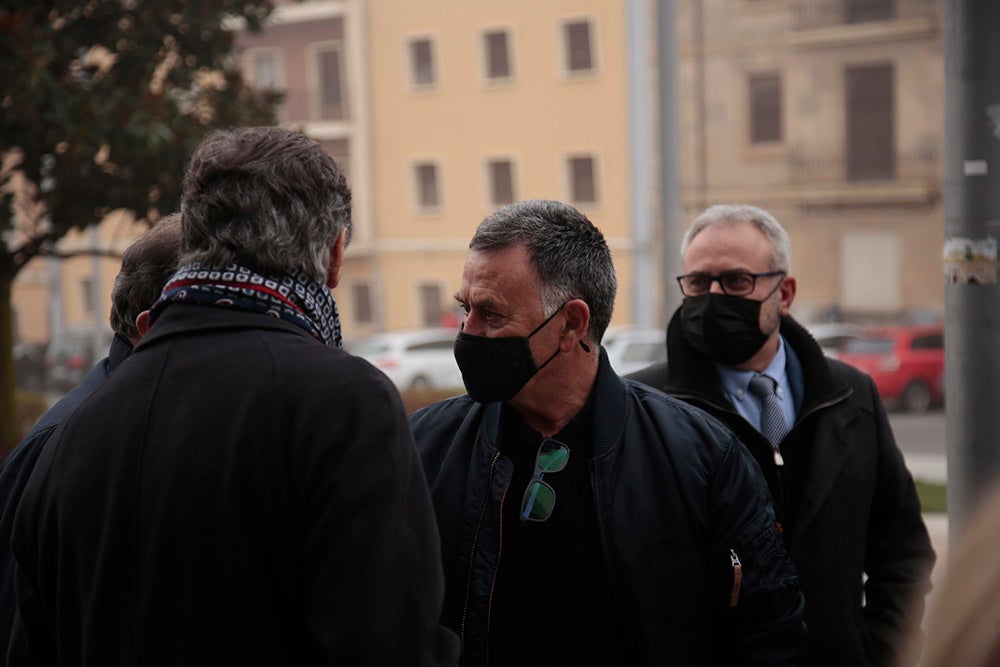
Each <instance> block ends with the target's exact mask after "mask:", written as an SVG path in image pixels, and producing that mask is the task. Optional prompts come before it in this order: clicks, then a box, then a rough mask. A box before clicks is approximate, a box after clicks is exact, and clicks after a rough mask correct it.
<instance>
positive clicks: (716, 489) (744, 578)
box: [709, 435, 806, 665]
mask: <svg viewBox="0 0 1000 667" xmlns="http://www.w3.org/2000/svg"><path fill="white" fill-rule="evenodd" d="M729 437H730V441H729V443H728V444H727V446H726V448H725V455H724V457H723V459H722V462H721V465H720V466H719V469H718V471H717V473H716V475H715V476H714V479H713V480H712V485H711V490H710V499H709V500H710V504H711V512H712V519H713V524H714V527H715V528H714V531H713V532H714V535H713V554H716V556H714V558H716V559H717V564H716V566H715V567H713V570H712V571H713V572H717V573H718V574H717V575H716V579H715V585H714V586H713V595H715V596H716V600H717V601H716V604H715V609H716V613H717V616H718V617H719V622H718V627H720V628H722V631H721V632H720V634H719V637H720V639H721V640H722V650H721V658H722V663H723V664H729V665H795V664H798V663H799V657H800V654H801V652H802V650H803V647H804V643H805V637H806V628H805V623H804V622H803V615H804V612H805V600H804V598H803V596H802V592H801V589H800V588H799V581H798V576H797V574H796V572H795V568H794V566H793V565H792V562H791V560H789V558H788V555H787V553H786V552H785V547H784V543H783V541H782V538H781V536H780V535H779V534H778V529H777V522H776V519H775V515H774V508H773V506H772V504H771V498H770V495H769V493H768V491H767V486H766V484H765V482H764V478H763V475H762V474H761V472H760V469H759V468H758V467H757V464H756V462H755V461H753V459H752V458H751V456H750V455H749V453H747V451H746V449H745V448H744V447H743V445H742V444H741V443H740V442H739V440H737V439H736V436H734V435H730V436H729Z"/></svg>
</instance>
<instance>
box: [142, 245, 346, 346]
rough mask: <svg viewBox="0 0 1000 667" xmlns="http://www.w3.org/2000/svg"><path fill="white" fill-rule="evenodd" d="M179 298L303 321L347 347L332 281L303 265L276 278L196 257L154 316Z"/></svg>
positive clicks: (172, 281) (162, 297) (179, 274)
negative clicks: (329, 285) (203, 261)
mask: <svg viewBox="0 0 1000 667" xmlns="http://www.w3.org/2000/svg"><path fill="white" fill-rule="evenodd" d="M176 302H184V303H198V304H205V305H209V306H218V307H222V308H234V309H236V310H244V311H249V312H252V313H263V314H265V315H270V316H271V317H277V318H279V319H282V320H285V321H287V322H291V323H292V324H295V325H298V326H300V327H302V328H303V329H305V330H306V331H308V332H309V333H311V334H312V335H313V336H315V337H316V338H317V339H319V340H320V341H321V342H322V343H324V344H326V345H332V346H335V347H341V337H340V314H339V313H338V312H337V302H336V301H334V299H333V295H332V294H330V290H329V289H327V287H326V285H324V284H323V283H320V282H317V281H316V280H313V279H312V278H310V277H309V276H307V275H305V274H304V273H302V272H301V271H300V272H297V273H295V274H293V275H291V276H286V277H284V278H270V277H268V276H264V275H261V274H259V273H257V272H255V271H253V270H252V269H248V268H247V267H245V266H241V265H239V264H235V263H233V264H229V265H228V266H226V268H224V269H219V268H208V267H206V268H202V267H201V265H200V264H199V263H198V262H194V263H192V264H186V265H184V266H182V267H181V268H179V269H178V270H177V272H176V273H174V275H172V276H171V277H170V280H168V281H167V284H166V286H165V287H164V288H163V292H162V294H161V295H160V298H159V300H158V301H157V302H156V303H155V304H153V307H152V308H151V309H150V312H149V321H150V322H151V323H152V322H153V321H154V320H155V319H156V318H157V317H158V316H159V314H160V313H161V312H162V311H163V309H164V308H165V307H166V306H167V305H168V304H170V303H176Z"/></svg>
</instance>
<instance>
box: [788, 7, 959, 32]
mask: <svg viewBox="0 0 1000 667" xmlns="http://www.w3.org/2000/svg"><path fill="white" fill-rule="evenodd" d="M937 1H939V0H796V2H795V6H794V12H795V27H796V28H797V29H799V30H811V29H815V28H832V27H835V26H845V25H857V24H861V23H871V22H874V21H893V20H899V19H909V18H917V17H929V16H932V15H933V14H934V11H935V9H934V3H935V2H937Z"/></svg>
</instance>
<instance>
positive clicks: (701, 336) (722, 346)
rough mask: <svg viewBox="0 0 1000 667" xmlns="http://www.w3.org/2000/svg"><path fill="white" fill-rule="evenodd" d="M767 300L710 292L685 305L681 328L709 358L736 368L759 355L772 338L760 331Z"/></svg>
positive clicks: (686, 301)
mask: <svg viewBox="0 0 1000 667" xmlns="http://www.w3.org/2000/svg"><path fill="white" fill-rule="evenodd" d="M763 303H764V302H763V301H754V300H753V299H746V298H743V297H741V296H730V295H728V294H716V293H712V292H709V293H707V294H701V295H699V296H689V297H687V298H685V299H684V302H683V303H682V304H681V327H682V329H683V331H684V337H685V338H686V339H687V341H688V342H689V343H691V345H692V346H693V347H694V348H695V349H696V350H698V351H699V352H701V353H702V354H704V355H705V356H706V357H708V358H709V359H712V360H714V361H718V362H719V363H723V364H726V365H727V366H736V365H738V364H742V363H743V362H744V361H746V360H747V359H749V358H750V357H752V356H753V355H755V354H756V353H757V350H759V349H760V348H761V347H763V346H764V343H766V342H767V339H768V338H769V336H768V335H767V334H765V333H764V332H763V331H761V330H760V309H761V305H762V304H763Z"/></svg>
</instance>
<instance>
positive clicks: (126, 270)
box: [111, 213, 181, 341]
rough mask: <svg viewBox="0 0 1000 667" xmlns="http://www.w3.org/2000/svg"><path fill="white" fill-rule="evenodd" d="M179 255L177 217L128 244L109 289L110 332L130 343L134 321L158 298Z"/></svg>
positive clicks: (134, 336) (133, 337)
mask: <svg viewBox="0 0 1000 667" xmlns="http://www.w3.org/2000/svg"><path fill="white" fill-rule="evenodd" d="M180 251H181V216H180V214H179V213H172V214H170V215H168V216H166V217H165V218H163V219H162V220H160V222H158V223H157V224H156V225H155V226H154V227H152V228H151V229H150V230H149V231H147V232H146V233H145V234H143V235H142V236H140V237H139V238H138V239H136V240H135V241H133V242H132V245H130V246H129V247H128V248H126V249H125V252H124V253H123V254H122V267H121V269H120V270H119V271H118V275H117V276H116V277H115V285H114V287H113V288H112V289H111V329H112V330H113V331H114V332H115V333H116V334H119V335H121V336H124V337H125V338H127V339H129V340H131V341H134V340H137V339H138V338H139V330H138V329H136V326H135V318H136V317H138V316H139V313H141V312H142V311H144V310H147V309H148V308H149V307H150V306H152V305H153V303H155V302H156V300H157V299H158V298H160V292H161V291H163V285H164V284H165V283H166V282H167V280H168V279H169V278H170V276H171V275H172V274H173V273H174V271H176V270H177V266H178V263H179V262H178V258H179V256H180Z"/></svg>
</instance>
